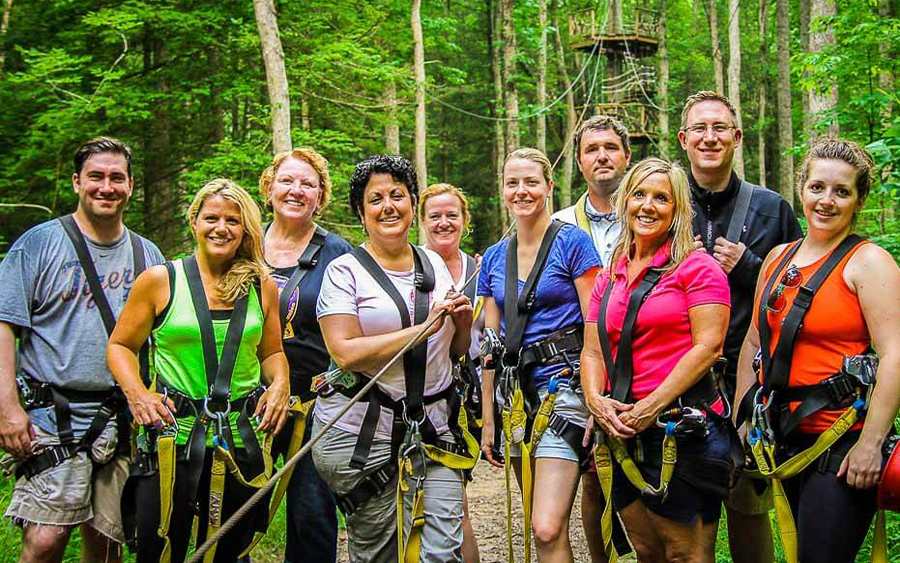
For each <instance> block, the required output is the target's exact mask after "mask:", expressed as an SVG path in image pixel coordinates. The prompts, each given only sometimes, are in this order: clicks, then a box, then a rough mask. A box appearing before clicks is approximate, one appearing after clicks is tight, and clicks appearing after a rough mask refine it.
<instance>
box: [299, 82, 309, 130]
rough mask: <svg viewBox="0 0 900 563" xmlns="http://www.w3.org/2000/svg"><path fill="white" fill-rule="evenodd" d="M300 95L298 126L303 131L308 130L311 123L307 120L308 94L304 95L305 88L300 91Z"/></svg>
mask: <svg viewBox="0 0 900 563" xmlns="http://www.w3.org/2000/svg"><path fill="white" fill-rule="evenodd" d="M300 95H301V96H302V97H301V98H300V128H301V129H303V130H304V131H309V130H310V129H312V125H311V124H310V122H309V96H307V95H306V88H304V89H303V91H302V92H300Z"/></svg>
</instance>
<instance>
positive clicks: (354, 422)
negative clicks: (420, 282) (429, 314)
mask: <svg viewBox="0 0 900 563" xmlns="http://www.w3.org/2000/svg"><path fill="white" fill-rule="evenodd" d="M425 254H426V255H427V256H428V259H429V261H430V262H431V266H432V267H433V268H434V278H435V280H434V281H435V283H434V290H433V291H432V292H431V294H430V295H429V300H428V302H429V305H433V304H434V303H435V301H440V300H442V299H443V298H444V296H445V295H446V294H447V292H448V291H449V290H450V288H451V287H452V285H453V281H452V279H451V277H450V272H449V271H448V270H447V266H446V265H445V264H444V261H443V259H441V257H440V256H439V255H438V254H437V253H435V252H432V251H430V250H425ZM384 272H385V274H387V276H388V279H390V280H391V282H392V283H393V284H394V287H395V288H397V292H398V293H399V294H400V296H401V297H403V300H404V301H405V302H406V306H407V308H408V310H409V316H410V320H411V321H412V319H413V312H414V305H415V285H414V273H413V272H412V271H408V272H396V271H392V270H385V271H384ZM398 313H399V312H398V311H397V306H396V305H395V304H394V301H393V300H392V299H391V298H390V296H389V295H388V294H387V292H386V291H384V290H383V289H382V288H381V286H380V285H378V282H377V281H375V279H374V278H373V277H372V276H370V275H369V273H368V272H367V271H366V269H365V268H363V266H362V265H361V264H360V263H359V261H357V259H356V257H354V256H353V254H344V255H343V256H340V257H338V258H335V259H334V260H333V261H332V262H331V264H329V265H328V269H326V270H325V278H324V279H323V280H322V290H321V291H320V293H319V301H318V303H317V304H316V316H317V317H318V318H319V319H321V318H322V317H327V316H329V315H353V316H355V317H357V318H358V319H359V324H360V328H361V329H362V333H363V335H366V336H374V335H378V334H386V333H389V332H396V331H398V330H401V329H402V328H403V325H402V324H401V322H400V316H399V314H398ZM453 333H454V326H453V322H452V321H451V320H450V319H445V321H444V325H443V326H442V327H441V329H440V330H438V331H437V332H436V333H435V334H433V335H431V336H430V337H429V338H428V356H427V358H428V359H427V364H426V367H425V395H426V396H427V395H433V394H436V393H439V392H440V391H443V390H444V389H446V388H447V387H448V386H450V385H451V384H452V382H453V379H452V374H451V364H450V343H451V341H452V340H453ZM379 370H380V368H379ZM379 370H374V371H371V372H361V373H362V374H363V375H365V376H367V377H372V376H373V375H375V374H376V373H377V372H378V371H379ZM377 385H378V386H379V387H380V388H381V390H382V391H384V392H385V393H387V394H388V395H389V396H390V397H391V398H393V399H400V398H402V397H404V396H406V385H405V381H404V376H403V360H402V359H399V360H397V361H396V362H394V364H393V365H392V366H391V367H390V368H388V370H387V372H386V373H385V374H384V375H382V376H381V377H380V378H379V379H378V383H377ZM348 400H349V399H348V398H347V397H345V396H344V395H342V394H341V393H335V394H333V395H331V396H330V397H325V398H322V397H320V398H319V399H318V400H317V401H316V410H315V416H316V418H317V419H319V421H321V422H323V423H324V422H327V421H329V420H331V419H333V418H334V417H335V416H336V415H337V413H338V411H339V410H340V409H341V407H343V406H344V405H345V404H346V403H347V401H348ZM367 407H368V403H357V404H355V405H353V406H352V407H351V408H350V410H349V411H348V412H347V414H346V415H344V417H343V418H341V419H340V420H339V421H338V422H337V423H336V424H335V426H336V427H337V428H340V429H341V430H344V431H345V432H351V433H353V434H357V433H359V430H360V427H361V426H362V422H363V418H364V417H365V414H366V408H367ZM425 409H426V413H427V414H428V418H429V420H430V421H431V423H432V424H433V425H434V427H435V430H437V432H438V434H440V433H443V432H446V431H447V430H448V429H449V428H448V425H447V418H448V409H447V403H446V402H445V401H438V402H436V403H433V404H431V405H427V406H426V407H425ZM390 437H391V415H390V411H388V410H387V409H384V410H382V412H381V418H380V419H379V420H378V428H377V429H376V431H375V439H376V440H390Z"/></svg>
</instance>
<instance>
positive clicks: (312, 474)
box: [281, 418, 337, 563]
mask: <svg viewBox="0 0 900 563" xmlns="http://www.w3.org/2000/svg"><path fill="white" fill-rule="evenodd" d="M311 430H312V418H310V420H308V421H307V425H306V436H305V437H304V442H306V440H309V436H310V432H311ZM291 432H293V421H289V422H288V424H286V425H285V428H284V429H283V430H282V432H281V436H287V437H288V438H289V437H290V434H291ZM284 445H285V447H286V445H287V441H285V444H284ZM282 451H283V450H282ZM285 502H286V504H287V521H286V522H285V526H286V528H287V538H286V541H285V546H284V560H285V562H286V563H301V562H304V561H309V562H315V563H333V562H335V561H337V507H336V505H335V502H334V496H333V495H332V494H331V490H330V489H329V488H328V485H326V484H325V481H323V480H322V478H321V477H319V473H318V472H317V471H316V466H315V464H314V463H313V460H312V455H307V456H304V457H303V458H302V459H301V460H300V461H299V462H298V463H297V465H296V466H295V467H294V474H293V475H292V476H291V482H290V483H289V484H288V489H287V494H286V495H285Z"/></svg>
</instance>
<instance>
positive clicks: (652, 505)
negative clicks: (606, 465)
mask: <svg viewBox="0 0 900 563" xmlns="http://www.w3.org/2000/svg"><path fill="white" fill-rule="evenodd" d="M726 424H727V421H724V420H721V419H716V418H715V417H712V416H711V417H710V419H709V435H708V436H706V437H705V438H696V437H686V438H683V439H682V438H678V439H677V444H678V451H677V455H678V461H677V462H676V464H675V474H674V475H673V476H672V480H671V481H670V482H669V487H668V494H667V495H666V497H665V498H662V497H654V496H649V495H648V496H643V495H641V492H640V491H639V490H638V489H637V488H636V487H635V486H634V485H632V484H631V481H629V480H628V478H627V477H626V476H625V473H624V472H623V471H622V468H621V466H620V465H619V464H618V463H613V466H614V469H613V505H614V506H615V508H616V510H622V509H623V508H625V507H627V506H628V505H630V504H631V503H633V502H634V501H636V500H641V501H642V502H643V503H644V506H646V507H647V509H648V510H650V511H651V512H653V513H654V514H658V515H659V516H662V517H664V518H668V519H670V520H673V521H675V522H680V523H684V524H689V523H691V522H693V521H694V520H695V519H696V518H697V517H698V516H699V517H700V518H702V519H703V522H704V523H705V524H709V523H711V522H716V521H718V519H719V514H720V512H721V508H722V501H723V500H724V498H725V497H726V496H727V495H726V494H725V491H721V492H718V491H714V490H711V487H708V486H706V485H705V483H707V482H709V483H711V482H717V483H718V482H724V483H728V482H729V481H730V476H731V472H732V471H733V464H732V462H731V453H730V448H731V436H730V433H729V432H728V430H727V428H726V426H725V425H726ZM639 438H640V439H641V444H642V447H643V450H644V451H645V452H650V454H649V455H650V456H652V457H654V458H656V460H657V461H656V463H651V462H639V461H637V460H636V463H637V466H638V469H640V472H641V475H642V476H643V477H644V479H645V480H646V481H647V483H649V484H650V485H652V486H656V485H657V484H658V483H659V477H660V466H659V462H658V459H659V456H660V454H657V453H656V452H661V451H662V438H663V431H662V430H661V429H658V428H655V427H653V428H650V429H648V430H645V431H644V432H642V433H641V434H640V435H639ZM628 450H629V453H630V454H631V455H632V459H634V457H635V440H629V441H628ZM725 489H726V491H727V484H726V485H725Z"/></svg>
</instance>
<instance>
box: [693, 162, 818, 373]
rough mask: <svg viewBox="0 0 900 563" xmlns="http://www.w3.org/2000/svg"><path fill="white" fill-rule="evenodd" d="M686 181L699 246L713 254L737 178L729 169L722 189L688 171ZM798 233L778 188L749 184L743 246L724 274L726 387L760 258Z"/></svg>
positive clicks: (734, 196)
mask: <svg viewBox="0 0 900 563" xmlns="http://www.w3.org/2000/svg"><path fill="white" fill-rule="evenodd" d="M688 181H689V182H690V186H691V196H692V199H693V202H694V234H699V235H700V236H701V237H702V238H703V246H705V247H706V250H707V252H709V253H710V254H712V249H713V246H714V245H715V241H716V238H718V237H724V236H725V233H726V232H727V231H728V223H729V221H730V220H731V215H732V213H733V212H734V205H735V200H736V199H737V194H738V189H739V188H740V184H741V181H740V179H739V178H738V177H737V174H735V173H734V172H732V173H731V180H730V181H729V183H728V186H727V187H726V188H725V190H723V191H721V192H710V191H707V190H705V189H703V188H702V187H700V186H698V185H697V182H696V180H694V177H693V175H692V174H689V175H688ZM802 236H803V232H802V231H801V230H800V224H799V223H798V222H797V217H796V216H795V215H794V211H793V209H791V206H790V205H788V203H787V202H786V201H785V200H784V199H783V198H782V197H781V196H780V195H779V194H778V193H777V192H774V191H772V190H767V189H765V188H761V187H759V186H756V185H753V195H752V196H751V199H750V208H749V209H748V211H747V219H746V221H744V228H743V232H742V233H741V236H740V241H741V242H743V243H744V245H746V247H747V250H745V251H744V254H743V255H742V256H741V259H740V260H738V263H737V264H735V266H734V269H733V270H731V273H730V274H728V285H729V287H730V288H731V320H730V321H729V322H728V334H727V335H726V336H725V357H726V358H727V359H728V368H727V374H728V376H729V378H728V379H729V381H728V384H729V385H730V386H733V385H734V376H735V373H736V371H737V360H738V355H739V354H740V352H741V344H742V343H743V341H744V336H745V335H746V334H747V329H748V328H749V326H750V320H751V318H752V316H753V293H754V290H755V288H756V278H757V276H759V270H760V267H761V266H762V262H763V260H765V258H766V255H768V254H769V251H770V250H772V249H773V248H774V247H776V246H778V245H779V244H782V243H785V242H790V241H793V240H797V239H799V238H800V237H802Z"/></svg>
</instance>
